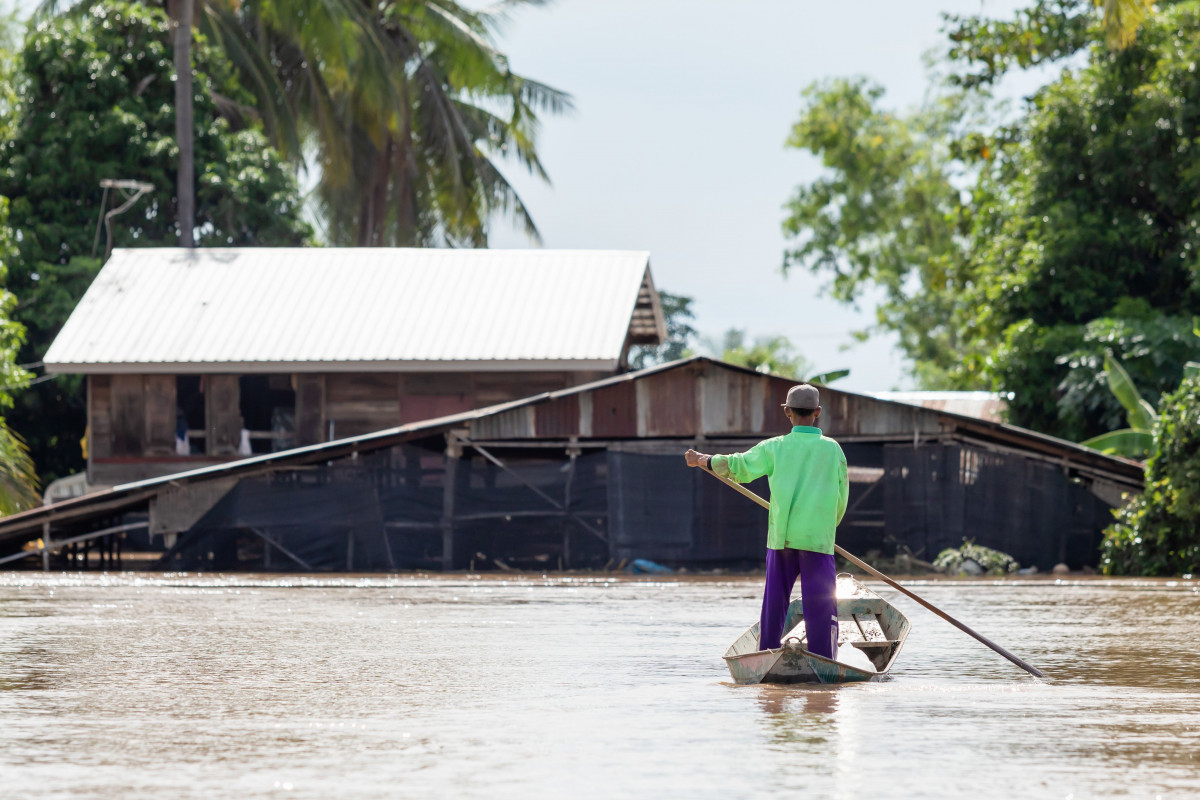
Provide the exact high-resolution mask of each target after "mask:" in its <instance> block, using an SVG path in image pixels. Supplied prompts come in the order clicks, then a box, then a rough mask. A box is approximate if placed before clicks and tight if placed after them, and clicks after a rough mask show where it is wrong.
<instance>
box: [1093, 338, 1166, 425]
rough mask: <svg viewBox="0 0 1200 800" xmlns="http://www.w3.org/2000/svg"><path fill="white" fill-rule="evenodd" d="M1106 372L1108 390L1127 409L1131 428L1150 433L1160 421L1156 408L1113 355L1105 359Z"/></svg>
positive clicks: (1126, 413)
mask: <svg viewBox="0 0 1200 800" xmlns="http://www.w3.org/2000/svg"><path fill="white" fill-rule="evenodd" d="M1104 371H1105V372H1106V373H1107V374H1108V388H1109V389H1111V390H1112V393H1113V394H1114V395H1115V396H1116V398H1117V400H1118V401H1120V403H1121V405H1122V406H1124V407H1125V415H1126V417H1127V418H1128V420H1129V427H1131V428H1133V429H1134V430H1137V431H1147V432H1149V431H1150V429H1151V428H1153V427H1154V423H1155V421H1156V420H1157V419H1158V413H1157V412H1156V411H1155V410H1154V406H1152V405H1150V404H1149V403H1147V402H1146V401H1145V400H1144V399H1143V398H1142V396H1141V395H1140V394H1139V393H1138V390H1137V387H1135V386H1134V385H1133V379H1132V378H1130V377H1129V373H1128V372H1126V371H1125V367H1123V366H1122V365H1121V362H1120V361H1117V359H1115V358H1113V357H1112V356H1111V355H1107V356H1105V357H1104Z"/></svg>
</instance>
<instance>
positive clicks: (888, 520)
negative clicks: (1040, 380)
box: [0, 357, 1143, 570]
mask: <svg viewBox="0 0 1200 800" xmlns="http://www.w3.org/2000/svg"><path fill="white" fill-rule="evenodd" d="M792 383H793V381H791V380H789V379H786V378H781V377H777V376H772V375H765V374H761V373H758V372H754V371H751V370H748V369H744V368H741V367H737V366H734V365H731V364H726V363H723V362H719V361H714V360H712V359H708V358H703V357H696V358H691V359H686V360H683V361H677V362H673V363H670V364H664V365H662V366H658V367H653V368H650V369H645V370H640V371H637V372H628V373H625V374H620V375H615V376H612V377H608V378H603V379H600V380H596V381H592V382H589V383H586V384H583V385H580V386H574V387H569V388H563V389H557V390H555V391H550V392H543V393H540V394H536V395H533V396H531V397H526V398H522V399H518V400H513V401H510V402H505V403H500V404H496V405H492V406H489V407H486V408H481V409H476V410H470V411H462V412H459V413H455V414H449V415H446V416H442V417H439V418H435V419H429V420H423V421H420V422H413V423H409V424H403V425H399V426H396V427H391V428H385V429H382V430H378V431H375V432H371V433H364V434H362V435H359V436H353V437H345V438H338V439H335V440H333V441H328V442H318V443H313V444H310V445H307V446H302V447H296V448H293V449H290V450H285V451H279V452H269V453H262V454H258V455H253V456H250V457H244V458H241V459H239V460H234V461H230V462H229V463H221V464H211V465H207V466H204V467H201V468H198V469H192V470H190V471H184V472H177V473H175V474H172V475H169V476H164V477H158V478H149V479H145V480H139V481H131V482H128V483H125V484H121V485H117V486H114V487H113V488H111V489H108V490H105V491H101V492H95V493H92V494H89V495H86V496H83V497H79V498H75V499H72V500H67V501H64V502H61V503H57V504H55V505H53V506H48V507H46V508H42V509H37V510H34V511H29V512H24V513H22V514H17V515H14V516H11V517H8V518H5V519H0V561H5V560H10V559H11V561H10V563H12V562H17V561H22V560H24V561H26V563H28V561H29V560H30V558H31V557H32V555H33V554H42V558H43V564H44V565H47V566H49V565H50V564H51V563H52V561H51V555H50V553H57V554H60V555H59V556H58V557H59V558H61V553H62V552H63V548H64V546H65V545H64V543H68V544H69V543H71V542H81V541H87V540H90V539H96V538H103V537H106V536H115V535H125V536H135V535H136V536H138V537H141V538H140V539H139V541H140V542H141V543H142V544H144V545H146V544H148V545H150V546H153V547H155V548H157V549H158V550H160V551H161V552H162V557H161V559H160V563H161V564H162V565H164V566H165V565H171V566H190V567H203V568H217V569H233V568H242V569H296V570H363V569H377V570H391V569H445V570H451V569H465V568H470V567H474V568H476V569H481V568H501V569H502V568H506V567H525V568H531V567H540V568H544V569H553V568H558V567H562V568H575V567H602V566H604V565H606V564H618V563H621V562H622V561H625V560H632V559H637V558H643V559H651V560H653V561H656V562H659V563H662V564H669V565H672V566H681V565H688V566H695V567H712V566H728V565H747V566H748V565H757V564H759V563H761V558H762V551H763V547H764V546H765V538H766V512H765V511H763V510H762V509H760V508H758V507H757V506H755V505H753V504H752V503H750V502H748V501H747V500H745V499H744V498H742V497H739V496H737V495H735V494H734V493H732V492H729V491H727V490H725V489H724V488H723V487H721V486H720V485H718V484H717V483H716V482H715V481H713V479H712V478H710V477H708V476H706V475H704V474H702V473H701V472H700V471H699V470H691V469H688V468H687V467H686V466H685V465H684V462H683V458H682V457H681V454H682V452H683V451H684V450H685V449H686V448H687V447H690V446H695V447H697V448H699V449H703V450H705V451H706V452H733V451H738V450H744V449H746V448H747V447H749V446H750V445H752V444H753V443H755V442H757V441H759V440H761V439H763V438H765V437H768V436H773V435H778V434H780V433H784V432H786V430H787V426H788V424H787V420H786V419H785V418H784V417H783V415H782V413H781V411H780V409H779V403H780V401H781V398H782V397H783V396H784V395H785V393H786V391H787V388H788V387H789V386H790V385H791V384H792ZM822 404H823V408H824V411H823V413H822V416H821V421H820V424H821V427H822V428H823V429H824V430H825V432H826V433H827V434H828V435H830V436H833V437H834V438H836V439H837V440H838V441H839V442H840V443H841V444H842V447H843V449H844V450H845V452H846V456H847V460H848V462H849V465H850V482H851V485H850V506H849V509H848V511H847V513H846V517H845V519H844V520H843V522H842V524H841V526H840V528H839V531H838V542H839V544H841V545H843V546H844V547H845V548H846V549H848V550H850V551H852V552H857V553H863V554H865V553H867V552H868V551H870V550H878V551H881V552H882V553H885V554H890V553H894V552H896V551H897V550H898V549H899V548H906V549H907V550H908V551H909V552H911V553H912V554H913V555H915V556H917V557H920V558H926V559H929V558H932V557H933V556H934V555H936V554H937V553H938V552H939V551H940V550H941V549H943V548H946V547H955V546H958V545H960V544H962V541H963V539H964V538H969V539H973V540H974V541H976V542H978V543H979V544H982V545H985V546H988V547H993V548H996V549H999V550H1003V551H1004V552H1007V553H1010V554H1012V555H1013V556H1014V557H1015V558H1017V560H1019V561H1020V562H1021V563H1022V564H1025V565H1036V566H1038V567H1040V568H1043V569H1048V568H1049V567H1051V566H1052V565H1054V564H1056V563H1059V562H1066V563H1067V564H1070V565H1072V566H1075V567H1079V566H1083V565H1086V564H1094V563H1095V562H1096V559H1097V546H1098V544H1099V541H1100V536H1101V531H1102V530H1103V528H1104V527H1105V525H1106V524H1107V523H1108V520H1109V519H1110V518H1111V517H1110V513H1109V510H1110V508H1111V507H1112V506H1113V505H1115V504H1116V503H1118V502H1120V500H1121V497H1122V495H1123V494H1124V493H1126V492H1134V491H1139V490H1140V489H1141V486H1142V482H1143V473H1142V467H1141V465H1140V464H1139V463H1137V462H1134V461H1129V460H1126V459H1121V458H1115V457H1111V456H1106V455H1103V454H1101V453H1098V452H1096V451H1094V450H1090V449H1088V448H1084V447H1081V446H1079V445H1076V444H1072V443H1070V442H1065V441H1062V440H1058V439H1054V438H1052V437H1048V436H1044V435H1041V434H1037V433H1034V432H1031V431H1027V430H1022V429H1020V428H1015V427H1013V426H1010V425H1005V424H1002V423H998V422H993V421H987V420H980V419H975V418H972V417H967V416H964V415H959V414H955V413H951V412H948V411H945V410H940V409H934V408H925V407H920V406H914V405H908V404H904V403H898V402H892V401H886V400H880V399H877V398H875V397H871V396H868V395H862V394H856V393H852V392H844V391H839V390H838V389H836V388H832V387H826V388H823V389H822ZM760 483H761V486H756V487H754V488H755V490H756V491H758V492H759V493H760V494H765V493H766V492H767V486H766V481H765V480H763V481H761V482H760ZM128 526H140V527H138V528H136V530H135V529H134V528H131V527H128ZM36 539H41V540H42V541H43V544H47V543H48V546H47V548H46V552H45V553H43V552H42V551H40V550H29V551H22V550H21V548H22V547H29V546H30V543H31V542H33V541H34V540H36ZM57 563H62V562H61V561H59V562H57Z"/></svg>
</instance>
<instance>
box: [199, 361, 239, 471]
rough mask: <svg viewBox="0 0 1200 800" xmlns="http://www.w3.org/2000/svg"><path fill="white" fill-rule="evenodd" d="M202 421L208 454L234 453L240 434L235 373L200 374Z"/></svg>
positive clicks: (222, 454)
mask: <svg viewBox="0 0 1200 800" xmlns="http://www.w3.org/2000/svg"><path fill="white" fill-rule="evenodd" d="M204 422H205V427H206V428H207V431H206V434H207V435H206V439H207V445H208V448H207V449H208V454H209V455H210V456H228V455H236V454H237V448H238V442H239V441H241V438H242V409H241V393H240V392H239V390H238V378H237V375H205V376H204Z"/></svg>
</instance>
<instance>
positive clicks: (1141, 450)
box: [1080, 428, 1154, 458]
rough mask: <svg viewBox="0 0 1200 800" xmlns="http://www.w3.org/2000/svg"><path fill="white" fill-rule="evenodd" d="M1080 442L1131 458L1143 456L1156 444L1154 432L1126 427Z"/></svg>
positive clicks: (1085, 445) (1105, 451) (1095, 448)
mask: <svg viewBox="0 0 1200 800" xmlns="http://www.w3.org/2000/svg"><path fill="white" fill-rule="evenodd" d="M1080 444H1081V445H1083V446H1084V447H1090V448H1092V449H1093V450H1099V451H1101V452H1102V453H1109V454H1111V455H1118V456H1128V457H1129V458H1141V457H1142V456H1144V455H1145V454H1146V453H1149V452H1150V448H1151V447H1153V446H1154V434H1152V433H1151V432H1150V431H1138V430H1133V429H1132V428H1124V429H1122V430H1119V431H1109V432H1108V433H1102V434H1100V435H1099V436H1096V437H1093V438H1091V439H1088V440H1087V441H1086V442H1080Z"/></svg>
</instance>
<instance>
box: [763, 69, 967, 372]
mask: <svg viewBox="0 0 1200 800" xmlns="http://www.w3.org/2000/svg"><path fill="white" fill-rule="evenodd" d="M804 96H805V99H806V100H807V101H808V105H807V107H806V108H805V110H804V111H803V112H802V114H801V117H800V120H799V121H798V122H797V123H796V124H795V125H794V126H793V128H792V133H791V136H789V138H788V141H787V144H788V146H789V147H795V148H798V149H802V150H808V151H809V152H811V153H813V154H814V155H816V156H818V157H819V158H820V159H821V162H822V164H823V166H824V167H825V168H826V174H825V176H824V177H822V178H819V179H817V180H816V181H814V182H813V183H811V184H808V185H806V186H801V187H799V188H798V189H797V190H796V192H795V194H794V195H793V197H792V198H791V200H790V201H789V202H788V204H787V211H788V216H787V219H786V220H785V221H784V224H783V228H784V232H785V234H787V236H788V237H790V239H791V240H792V242H793V245H792V247H791V248H790V249H789V250H788V251H787V253H786V254H785V257H784V269H785V270H788V269H791V268H795V267H801V268H805V269H808V270H811V271H813V272H818V273H825V274H828V275H831V276H832V284H831V287H830V288H831V291H832V294H833V296H834V297H835V298H837V299H838V300H842V301H844V302H853V301H855V300H856V299H857V298H858V297H859V296H860V295H861V293H862V292H863V290H864V289H866V288H867V287H868V286H880V287H883V288H884V289H885V290H886V293H887V299H886V300H885V301H884V302H883V303H881V304H880V306H879V309H878V320H879V325H880V326H881V327H882V328H885V329H888V330H892V331H895V332H897V333H899V335H900V340H901V341H900V345H901V348H902V349H903V350H904V352H905V353H906V354H907V355H908V356H909V357H910V358H912V359H913V360H914V362H915V364H916V369H917V372H918V375H919V376H921V381H922V383H924V384H940V383H945V381H946V378H945V373H946V372H948V371H950V370H952V369H953V368H954V367H955V365H956V364H957V363H958V361H959V350H960V347H961V344H960V342H959V331H958V329H957V328H956V327H955V326H954V325H953V324H952V320H953V319H954V318H955V316H956V315H955V312H954V308H955V306H956V304H957V303H958V302H959V298H961V296H962V293H963V291H964V290H965V288H966V287H965V285H964V284H965V281H966V280H967V276H966V274H965V272H964V266H965V264H966V261H967V259H966V254H965V252H964V247H965V239H964V234H965V233H966V231H967V225H968V220H967V218H966V217H965V214H964V212H965V208H964V202H963V197H962V192H960V190H959V189H957V188H956V187H955V181H956V179H958V178H960V177H961V176H962V174H963V173H964V171H965V170H966V164H965V162H964V161H963V160H961V159H959V158H956V155H957V152H956V148H957V147H958V141H959V139H960V137H961V136H963V135H964V125H965V124H967V123H969V122H970V121H971V120H972V119H973V117H974V114H973V112H974V111H975V109H974V107H973V106H972V104H971V102H970V101H969V99H968V98H966V97H965V96H964V95H962V94H953V95H950V96H947V97H944V98H941V99H940V100H938V101H936V102H933V103H931V104H929V105H927V106H926V107H924V108H921V109H919V110H918V111H917V112H915V113H914V114H912V115H909V116H906V117H903V116H897V115H895V114H892V113H890V112H888V111H886V110H885V109H882V108H880V107H879V101H880V98H881V97H882V96H883V89H882V88H881V87H879V86H876V85H871V84H868V83H867V82H865V81H863V80H844V79H839V80H833V81H829V82H826V83H820V84H814V85H813V86H810V87H809V88H808V89H806V90H805V92H804Z"/></svg>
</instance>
